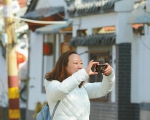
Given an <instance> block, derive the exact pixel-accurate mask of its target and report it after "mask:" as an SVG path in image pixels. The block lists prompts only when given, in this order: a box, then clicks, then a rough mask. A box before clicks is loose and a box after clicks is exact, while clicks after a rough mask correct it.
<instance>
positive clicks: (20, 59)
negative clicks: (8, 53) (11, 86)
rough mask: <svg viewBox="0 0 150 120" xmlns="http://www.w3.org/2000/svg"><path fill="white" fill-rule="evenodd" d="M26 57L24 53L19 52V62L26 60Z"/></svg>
mask: <svg viewBox="0 0 150 120" xmlns="http://www.w3.org/2000/svg"><path fill="white" fill-rule="evenodd" d="M25 60H26V58H25V56H24V55H23V54H21V53H19V52H17V64H20V63H23V62H25Z"/></svg>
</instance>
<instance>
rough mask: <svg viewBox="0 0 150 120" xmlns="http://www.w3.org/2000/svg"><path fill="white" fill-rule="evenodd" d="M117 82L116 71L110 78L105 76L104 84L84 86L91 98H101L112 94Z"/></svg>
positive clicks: (97, 83) (87, 84)
mask: <svg viewBox="0 0 150 120" xmlns="http://www.w3.org/2000/svg"><path fill="white" fill-rule="evenodd" d="M114 82H115V73H114V71H113V72H112V73H111V75H109V76H105V75H103V80H102V82H95V83H86V84H85V85H84V87H85V89H86V91H87V93H88V96H89V98H99V97H102V96H105V95H107V94H108V93H109V92H111V90H112V88H113V84H114Z"/></svg>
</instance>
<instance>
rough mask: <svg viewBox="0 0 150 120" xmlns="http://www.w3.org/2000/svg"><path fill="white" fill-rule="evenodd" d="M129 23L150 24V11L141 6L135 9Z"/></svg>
mask: <svg viewBox="0 0 150 120" xmlns="http://www.w3.org/2000/svg"><path fill="white" fill-rule="evenodd" d="M128 23H129V24H138V23H143V24H150V13H148V12H147V11H146V10H145V9H144V8H142V7H141V6H139V7H138V8H137V9H135V10H134V11H133V12H132V13H131V16H130V18H129V20H128Z"/></svg>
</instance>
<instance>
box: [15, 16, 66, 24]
mask: <svg viewBox="0 0 150 120" xmlns="http://www.w3.org/2000/svg"><path fill="white" fill-rule="evenodd" d="M14 19H17V20H22V21H26V22H31V23H37V24H66V23H67V21H38V20H30V19H25V18H20V17H16V16H15V17H14Z"/></svg>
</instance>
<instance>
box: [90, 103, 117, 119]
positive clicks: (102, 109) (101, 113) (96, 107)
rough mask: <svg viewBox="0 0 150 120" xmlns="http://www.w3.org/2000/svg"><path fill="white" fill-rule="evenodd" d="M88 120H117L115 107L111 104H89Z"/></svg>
mask: <svg viewBox="0 0 150 120" xmlns="http://www.w3.org/2000/svg"><path fill="white" fill-rule="evenodd" d="M90 120H117V105H116V104H115V103H111V102H99V101H92V102H91V114H90Z"/></svg>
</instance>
